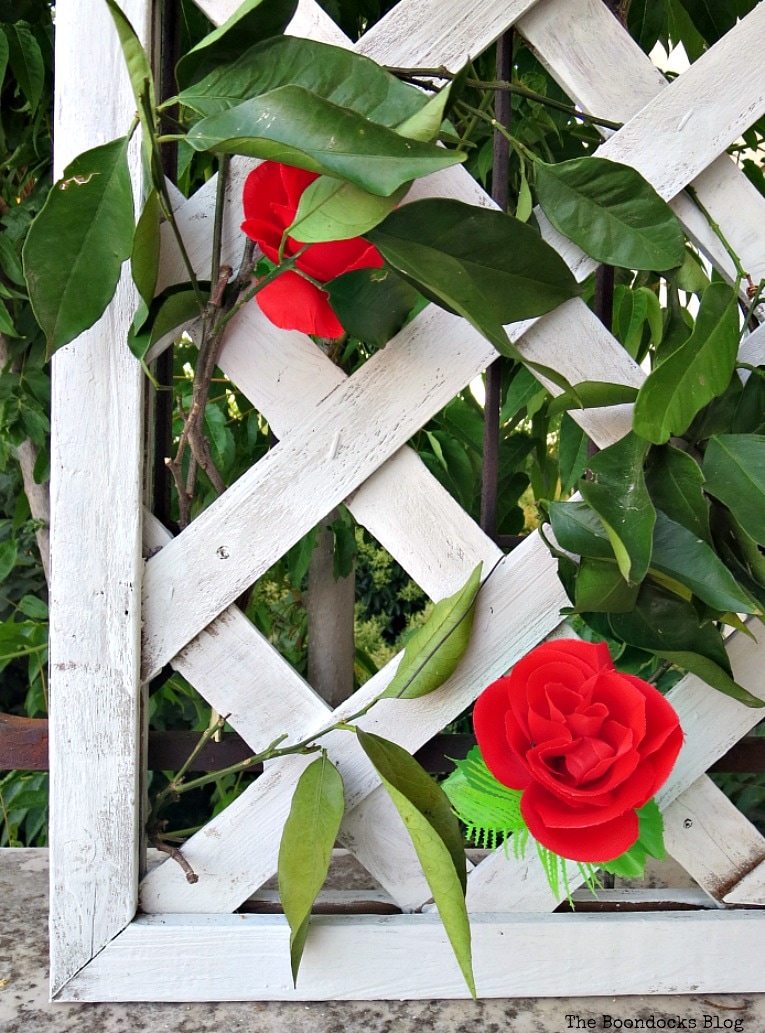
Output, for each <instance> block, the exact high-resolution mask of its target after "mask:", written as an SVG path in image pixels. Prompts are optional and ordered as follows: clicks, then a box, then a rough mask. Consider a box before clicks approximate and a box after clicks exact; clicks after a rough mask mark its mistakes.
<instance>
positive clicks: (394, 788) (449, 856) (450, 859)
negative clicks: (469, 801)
mask: <svg viewBox="0 0 765 1033" xmlns="http://www.w3.org/2000/svg"><path fill="white" fill-rule="evenodd" d="M358 738H359V744H360V745H361V748H362V749H363V750H364V753H366V755H367V757H368V758H369V760H370V761H371V763H372V765H373V766H374V768H375V770H376V771H377V773H378V775H379V776H380V779H381V781H382V784H383V785H384V786H385V788H386V790H387V791H388V794H389V795H390V798H391V800H392V801H393V803H394V805H395V807H396V810H397V811H398V812H399V814H400V815H401V818H402V819H403V822H404V824H405V825H406V828H407V831H408V833H409V835H410V836H411V837H412V843H413V844H414V849H415V851H416V853H417V857H418V858H419V861H420V864H421V865H422V870H423V873H424V875H425V878H426V880H427V883H428V886H429V887H430V892H431V893H432V894H433V900H434V902H435V905H436V907H437V908H438V913H439V915H440V916H441V921H442V922H443V923H444V928H445V930H446V934H447V936H448V937H449V942H450V943H451V945H452V949H453V951H454V954H455V957H456V958H457V962H458V964H459V966H460V969H461V971H462V974H463V976H464V978H465V982H466V983H467V986H468V989H469V990H470V993H471V994H472V996H473V997H475V980H474V978H473V966H472V958H471V948H470V922H469V921H468V916H467V909H466V907H465V887H466V884H467V875H466V870H465V851H464V847H463V844H462V835H461V833H460V828H459V824H458V822H457V818H456V817H455V815H454V812H453V811H452V809H451V806H450V804H449V800H448V798H447V796H446V794H445V793H444V791H443V790H442V789H441V788H440V786H438V785H437V784H436V783H435V782H434V781H433V779H432V778H431V777H430V775H428V773H427V772H426V771H423V769H422V768H421V767H420V765H419V764H418V763H417V761H416V760H415V759H414V758H413V757H412V756H410V755H409V754H408V753H407V752H406V750H403V749H401V747H400V746H397V745H396V744H395V743H392V742H388V741H387V740H385V739H381V738H380V737H379V736H377V735H372V734H371V733H368V732H364V731H363V730H362V729H360V728H359V729H358Z"/></svg>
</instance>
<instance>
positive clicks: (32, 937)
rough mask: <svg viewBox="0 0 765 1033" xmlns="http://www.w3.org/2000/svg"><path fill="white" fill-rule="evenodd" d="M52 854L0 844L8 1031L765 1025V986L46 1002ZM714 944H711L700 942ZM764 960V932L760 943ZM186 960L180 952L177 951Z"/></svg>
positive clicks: (533, 1031) (535, 1030)
mask: <svg viewBox="0 0 765 1033" xmlns="http://www.w3.org/2000/svg"><path fill="white" fill-rule="evenodd" d="M47 876H48V872H47V855H46V853H45V851H39V850H0V1030H2V1031H3V1033H64V1031H69V1030H72V1031H74V1030H76V1031H77V1033H142V1031H146V1033H207V1031H209V1033H281V1031H283V1033H345V1031H350V1033H353V1031H357V1030H358V1031H363V1033H398V1031H401V1033H408V1031H415V1030H417V1031H423V1033H427V1031H434V1033H504V1031H512V1033H568V1031H569V1030H576V1029H589V1030H620V1029H621V1030H634V1029H663V1030H666V1029H671V1030H677V1029H681V1030H682V1029H694V1030H703V1029H708V1030H716V1031H720V1030H734V1031H736V1033H765V994H751V995H735V996H734V995H725V996H718V995H715V996H710V997H705V996H703V995H693V996H677V997H669V996H665V997H622V998H612V997H578V998H555V999H539V998H537V999H528V998H518V999H513V1000H490V1001H479V1002H478V1003H475V1004H474V1003H472V1002H470V1001H414V1002H409V1001H401V1002H399V1001H394V1002H390V1001H370V1002H364V1003H357V1002H353V1003H347V1002H338V1003H330V1004H327V1003H317V1004H305V1003H294V1004H293V1003H284V1004H281V1003H279V1004H273V1003H265V1004H258V1003H245V1004H191V1005H184V1004H123V1005H115V1004H50V1003H49V1002H48V974H47V968H48V964H47V955H48V937H47V895H48V882H47ZM704 946H705V947H706V949H714V945H704ZM763 948H764V949H763V965H765V942H764V943H763ZM180 964H182V959H180Z"/></svg>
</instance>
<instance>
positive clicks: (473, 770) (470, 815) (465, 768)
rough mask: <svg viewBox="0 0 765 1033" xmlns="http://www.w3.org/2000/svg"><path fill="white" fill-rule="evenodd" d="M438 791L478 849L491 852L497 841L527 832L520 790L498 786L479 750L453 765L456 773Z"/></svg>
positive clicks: (475, 748) (476, 749)
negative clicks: (448, 803) (452, 809)
mask: <svg viewBox="0 0 765 1033" xmlns="http://www.w3.org/2000/svg"><path fill="white" fill-rule="evenodd" d="M441 787H442V789H443V791H444V792H445V793H446V795H447V797H448V798H449V801H450V803H451V805H452V807H453V808H454V810H455V813H456V814H457V817H458V818H459V819H460V821H461V822H462V823H463V825H465V826H466V830H467V836H468V838H469V839H472V840H473V842H474V843H475V844H476V846H478V847H482V848H484V849H490V850H494V849H495V848H496V846H497V842H498V840H499V839H500V838H505V837H506V836H508V835H509V834H511V833H513V832H522V831H523V830H524V829H525V828H526V822H525V821H524V820H523V816H522V815H521V795H522V790H520V789H508V787H507V786H505V785H503V784H502V783H501V782H499V781H498V780H497V779H496V778H495V777H494V775H492V773H491V771H489V769H488V768H487V767H486V762H485V761H484V759H483V757H482V756H481V751H480V749H479V747H478V746H473V748H472V749H471V750H470V752H469V753H468V755H467V757H465V759H464V760H457V761H455V770H454V771H453V772H452V773H451V774H450V775H449V777H448V778H447V779H445V780H444V781H443V782H442V783H441Z"/></svg>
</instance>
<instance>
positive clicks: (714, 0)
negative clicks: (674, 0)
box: [680, 0, 736, 44]
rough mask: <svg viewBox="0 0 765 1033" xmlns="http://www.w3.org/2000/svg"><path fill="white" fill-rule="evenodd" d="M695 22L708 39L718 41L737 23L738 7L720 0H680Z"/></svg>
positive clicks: (708, 40)
mask: <svg viewBox="0 0 765 1033" xmlns="http://www.w3.org/2000/svg"><path fill="white" fill-rule="evenodd" d="M680 2H681V3H682V6H683V7H684V8H685V10H686V11H687V12H688V14H689V15H690V17H691V19H692V20H693V24H694V25H695V26H696V28H697V29H698V31H699V32H700V33H701V35H702V36H703V37H704V39H705V40H706V41H707V43H710V44H711V43H716V42H717V40H718V39H720V37H721V36H724V35H725V33H726V32H727V31H728V29H732V28H733V26H734V25H735V24H736V9H735V7H734V6H733V5H732V4H729V3H728V4H726V3H721V2H720V0H680Z"/></svg>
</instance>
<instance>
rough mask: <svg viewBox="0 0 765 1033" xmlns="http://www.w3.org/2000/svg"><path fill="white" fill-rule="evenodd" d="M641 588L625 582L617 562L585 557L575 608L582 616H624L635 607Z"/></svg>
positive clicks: (578, 578)
mask: <svg viewBox="0 0 765 1033" xmlns="http://www.w3.org/2000/svg"><path fill="white" fill-rule="evenodd" d="M639 588H640V586H639V585H630V584H629V583H628V582H627V581H625V580H624V578H623V577H622V575H621V572H620V570H619V568H618V566H617V565H616V561H615V560H607V559H602V560H598V559H588V558H587V557H583V558H582V560H581V562H580V563H579V571H578V573H577V577H576V590H575V595H574V605H575V606H576V608H577V610H578V611H579V612H580V613H588V612H589V613H604V612H605V613H624V612H625V611H626V610H631V609H632V607H633V606H634V605H635V600H636V599H637V595H638V591H639Z"/></svg>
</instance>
